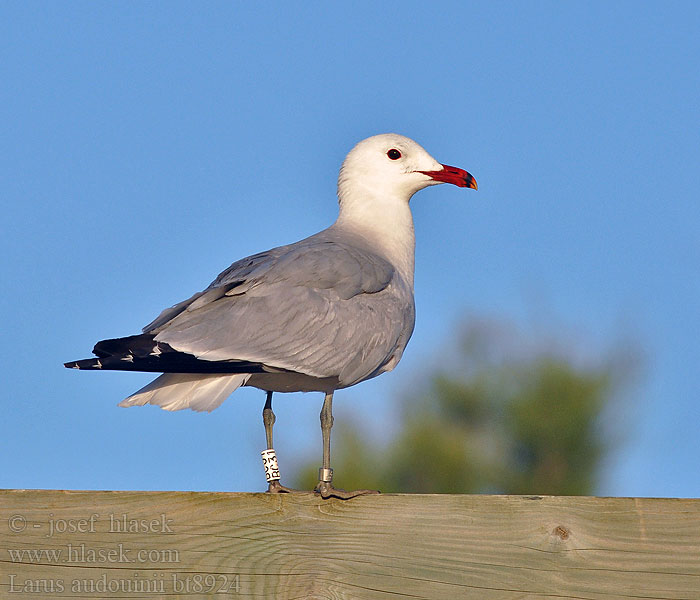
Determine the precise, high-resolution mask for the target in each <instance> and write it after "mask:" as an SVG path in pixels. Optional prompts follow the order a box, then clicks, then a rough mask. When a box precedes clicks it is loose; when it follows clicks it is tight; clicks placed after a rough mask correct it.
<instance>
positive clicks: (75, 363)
mask: <svg viewBox="0 0 700 600" xmlns="http://www.w3.org/2000/svg"><path fill="white" fill-rule="evenodd" d="M63 366H64V367H65V368H66V369H101V368H102V365H101V364H100V359H99V358H85V359H83V360H72V361H70V362H67V363H63Z"/></svg>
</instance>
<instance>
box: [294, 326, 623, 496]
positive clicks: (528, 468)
mask: <svg viewBox="0 0 700 600" xmlns="http://www.w3.org/2000/svg"><path fill="white" fill-rule="evenodd" d="M514 342H515V343H514ZM452 354H454V355H455V356H456V357H457V361H456V365H454V367H453V368H449V369H446V368H445V367H442V370H439V371H438V372H437V373H435V374H434V375H433V376H432V377H430V378H429V385H428V389H427V390H425V391H424V392H419V393H418V394H416V395H415V396H413V397H411V398H409V400H408V401H407V402H406V403H405V404H404V406H403V410H402V412H401V416H400V428H399V431H398V434H397V435H396V436H395V437H394V438H393V439H392V440H391V441H390V442H389V443H388V445H386V446H383V445H381V444H379V443H376V442H373V441H372V440H370V439H367V437H366V436H363V435H362V433H361V429H360V427H358V426H357V425H352V424H350V425H348V424H347V421H346V420H345V419H344V418H343V419H338V421H337V422H342V423H343V425H340V426H338V427H337V428H336V429H337V431H334V438H333V444H334V447H333V461H332V463H333V466H334V468H335V470H336V473H337V474H338V476H337V477H336V479H337V481H336V484H337V485H339V486H342V487H344V488H346V489H355V488H367V487H369V488H374V489H379V490H382V491H384V492H413V493H418V492H423V493H479V492H486V493H504V494H590V493H593V492H594V486H595V483H596V477H597V475H598V471H599V467H600V465H601V461H602V458H603V457H604V454H605V452H606V451H607V450H608V446H609V443H607V442H606V439H605V428H604V427H602V423H601V415H602V413H603V410H604V409H605V408H606V405H607V404H608V403H609V402H610V400H611V399H612V398H613V397H614V395H615V392H616V391H617V389H618V387H619V384H620V383H621V382H622V381H623V380H624V379H625V378H626V375H627V374H628V373H629V366H630V364H631V363H630V362H629V360H628V359H629V357H632V358H634V355H633V354H631V353H629V352H628V351H624V352H619V351H618V353H617V354H616V355H612V356H608V357H607V358H606V359H605V360H604V361H603V363H602V364H596V365H593V366H591V365H590V364H588V365H586V364H580V363H581V362H582V361H577V360H575V359H574V358H572V357H571V356H570V352H568V351H565V350H563V349H561V348H557V347H556V344H554V345H553V344H552V343H551V342H549V343H547V344H546V346H545V345H544V344H543V343H542V342H539V347H538V346H536V345H535V346H533V344H532V343H522V341H521V340H520V339H519V338H518V336H515V335H514V334H513V331H512V330H511V329H508V328H507V327H504V326H503V325H502V324H498V323H493V322H486V321H479V322H473V323H472V324H470V325H469V326H467V328H466V330H465V333H464V334H463V336H462V337H461V344H460V348H459V350H458V352H455V353H452ZM317 474H318V468H317V465H308V466H306V467H304V468H303V469H301V470H300V471H299V473H298V476H297V478H296V484H297V486H298V487H300V488H301V489H310V488H313V486H314V484H315V483H316V481H317Z"/></svg>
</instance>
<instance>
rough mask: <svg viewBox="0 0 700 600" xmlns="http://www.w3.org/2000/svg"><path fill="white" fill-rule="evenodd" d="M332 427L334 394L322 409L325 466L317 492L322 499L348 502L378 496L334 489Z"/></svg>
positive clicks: (363, 492)
mask: <svg viewBox="0 0 700 600" xmlns="http://www.w3.org/2000/svg"><path fill="white" fill-rule="evenodd" d="M331 427H333V392H330V393H328V394H326V397H325V398H324V400H323V407H322V408H321V434H322V435H323V466H322V467H321V468H320V469H319V470H318V479H319V481H318V483H317V484H316V488H315V489H314V491H315V492H318V493H319V494H321V497H322V498H324V499H326V498H340V499H341V500H348V499H349V498H354V497H355V496H362V495H364V494H378V493H379V492H378V491H377V490H355V491H352V492H347V491H345V490H340V489H337V488H334V487H333V469H331Z"/></svg>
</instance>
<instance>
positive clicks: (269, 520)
mask: <svg viewBox="0 0 700 600" xmlns="http://www.w3.org/2000/svg"><path fill="white" fill-rule="evenodd" d="M0 597H2V598H40V597H44V598H62V597H81V598H148V599H151V598H166V597H167V598H175V597H183V598H200V597H201V598H203V597H214V598H257V599H264V598H272V599H286V598H289V599H291V598H295V599H309V598H316V599H320V598H334V599H340V598H353V599H355V600H357V599H365V598H366V599H375V598H382V599H383V598H386V599H389V598H391V599H397V598H439V599H441V600H442V599H450V598H469V599H470V598H474V599H477V598H478V599H480V600H496V599H498V600H511V599H512V600H515V599H516V598H517V599H525V598H526V599H535V598H556V599H581V600H583V599H585V600H603V599H606V600H608V599H609V600H612V599H615V600H619V599H621V598H635V599H639V598H643V599H645V600H648V599H653V598H658V599H669V600H670V599H673V600H679V599H687V600H698V599H700V501H699V500H681V499H644V498H589V497H551V496H546V497H539V496H537V497H523V496H466V495H404V494H383V495H379V496H364V497H359V498H355V499H353V500H349V501H342V500H326V501H324V500H321V499H320V498H319V497H317V496H315V495H313V494H311V493H299V494H276V495H268V494H247V493H200V492H107V491H57V490H5V491H0Z"/></svg>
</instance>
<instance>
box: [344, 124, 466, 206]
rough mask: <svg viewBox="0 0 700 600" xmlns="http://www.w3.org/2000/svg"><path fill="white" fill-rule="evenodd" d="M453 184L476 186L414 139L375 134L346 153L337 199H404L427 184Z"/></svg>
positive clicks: (409, 197) (463, 174)
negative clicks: (436, 158)
mask: <svg viewBox="0 0 700 600" xmlns="http://www.w3.org/2000/svg"><path fill="white" fill-rule="evenodd" d="M438 183H452V184H454V185H458V186H460V187H471V188H473V189H476V182H475V181H474V178H473V177H472V176H471V175H470V174H469V173H467V172H466V171H464V170H462V169H458V168H456V167H450V166H448V165H443V164H440V163H439V162H438V161H436V160H435V159H434V158H433V157H432V156H430V154H428V153H427V152H426V151H425V150H424V149H423V148H422V147H421V146H420V145H419V144H417V143H416V142H414V141H413V140H411V139H409V138H407V137H404V136H402V135H398V134H396V133H385V134H382V135H375V136H373V137H370V138H367V139H366V140H363V141H361V142H360V143H358V144H357V145H356V146H355V147H354V148H353V149H352V150H351V151H350V153H349V154H348V155H347V157H346V158H345V161H344V162H343V166H342V167H341V169H340V176H339V178H338V198H339V200H340V202H341V205H342V203H343V200H344V199H345V198H346V197H349V196H354V195H356V194H362V195H364V196H370V197H375V198H377V197H379V198H388V197H391V198H395V199H402V200H404V201H406V202H408V200H410V199H411V196H413V194H415V193H416V192H417V191H419V190H422V189H423V188H424V187H428V186H429V185H436V184H438Z"/></svg>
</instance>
